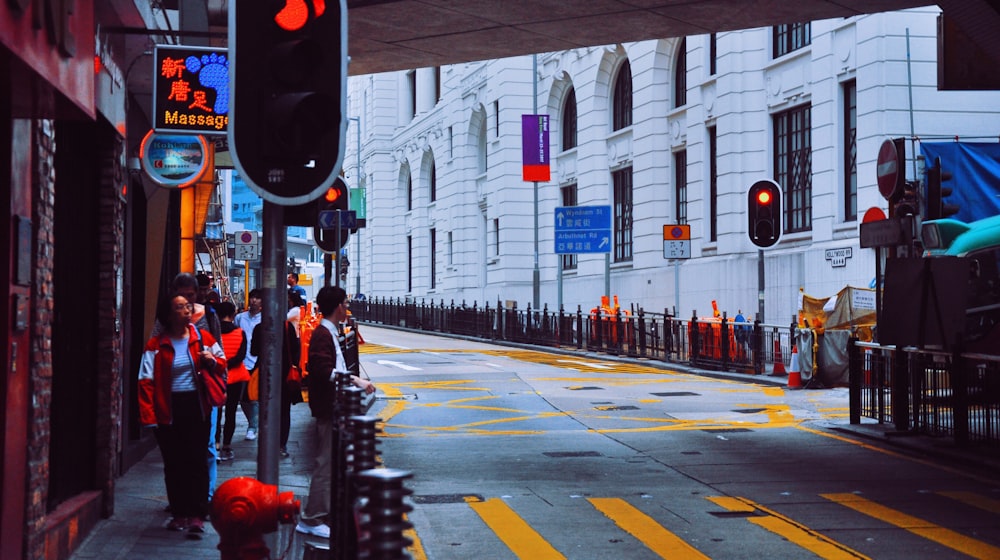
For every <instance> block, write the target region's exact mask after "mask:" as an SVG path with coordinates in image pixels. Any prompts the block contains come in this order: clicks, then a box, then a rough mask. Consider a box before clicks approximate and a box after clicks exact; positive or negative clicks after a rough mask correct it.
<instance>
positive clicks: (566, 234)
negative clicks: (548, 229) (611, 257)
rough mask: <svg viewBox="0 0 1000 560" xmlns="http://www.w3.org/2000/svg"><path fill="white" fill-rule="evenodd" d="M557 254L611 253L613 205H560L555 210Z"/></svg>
mask: <svg viewBox="0 0 1000 560" xmlns="http://www.w3.org/2000/svg"><path fill="white" fill-rule="evenodd" d="M555 233H556V239H555V241H556V247H555V249H556V254H557V255H565V254H575V253H610V252H611V207H610V206H560V207H558V208H556V213H555Z"/></svg>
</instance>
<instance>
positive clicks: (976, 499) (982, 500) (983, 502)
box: [938, 492, 1000, 514]
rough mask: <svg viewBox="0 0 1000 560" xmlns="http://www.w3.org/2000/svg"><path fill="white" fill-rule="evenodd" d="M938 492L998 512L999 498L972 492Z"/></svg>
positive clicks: (991, 511) (999, 507)
mask: <svg viewBox="0 0 1000 560" xmlns="http://www.w3.org/2000/svg"><path fill="white" fill-rule="evenodd" d="M938 494H940V495H942V496H945V497H947V498H951V499H952V500H958V501H959V502H962V503H963V504H967V505H970V506H973V507H977V508H979V509H982V510H986V511H988V512H990V513H998V514H1000V500H994V499H993V498H987V497H986V496H980V495H979V494H973V493H972V492H938Z"/></svg>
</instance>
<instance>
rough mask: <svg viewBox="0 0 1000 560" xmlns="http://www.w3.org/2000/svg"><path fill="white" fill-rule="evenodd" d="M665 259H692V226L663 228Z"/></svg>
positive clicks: (668, 225)
mask: <svg viewBox="0 0 1000 560" xmlns="http://www.w3.org/2000/svg"><path fill="white" fill-rule="evenodd" d="M663 258H665V259H690V258H691V226H690V225H688V224H667V225H664V226H663Z"/></svg>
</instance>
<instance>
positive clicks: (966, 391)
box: [849, 340, 1000, 451]
mask: <svg viewBox="0 0 1000 560" xmlns="http://www.w3.org/2000/svg"><path fill="white" fill-rule="evenodd" d="M849 367H850V392H851V399H850V400H851V411H850V421H851V423H855V424H857V423H859V422H860V421H861V418H862V417H865V418H873V419H875V420H877V421H878V422H880V423H892V424H894V425H895V428H896V429H897V430H899V431H902V432H912V433H916V434H920V435H926V436H933V437H947V438H951V439H953V440H954V442H955V443H956V444H958V445H963V446H964V445H977V446H985V447H990V448H994V449H996V450H997V451H1000V356H994V355H985V354H951V353H947V352H941V351H934V350H920V349H917V348H909V347H907V348H902V349H898V348H896V347H894V346H880V345H878V344H871V343H865V342H859V341H857V340H852V341H851V347H850V366H849Z"/></svg>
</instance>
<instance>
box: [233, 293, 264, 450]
mask: <svg viewBox="0 0 1000 560" xmlns="http://www.w3.org/2000/svg"><path fill="white" fill-rule="evenodd" d="M249 300H250V308H249V309H247V310H246V311H244V312H242V313H237V314H236V317H235V318H234V319H233V322H234V323H236V326H237V327H239V328H241V329H243V332H244V333H246V335H247V348H250V345H251V344H253V328H254V327H256V326H257V325H259V324H260V321H261V319H263V317H264V315H263V313H261V307H262V306H263V305H264V299H263V297H262V294H261V291H260V289H259V288H254V289H252V290H250V294H249ZM243 365H245V366H246V368H247V371H249V372H251V373H253V370H254V368H256V367H257V356H256V355H254V354H251V353H250V352H247V355H246V357H245V358H243ZM240 408H242V409H243V415H244V416H246V417H247V424H249V427H248V428H247V435H246V439H248V440H255V439H257V429H258V422H259V418H260V407H259V405H258V404H257V401H252V400H250V398H249V397H247V396H246V393H244V395H243V400H242V401H240Z"/></svg>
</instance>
